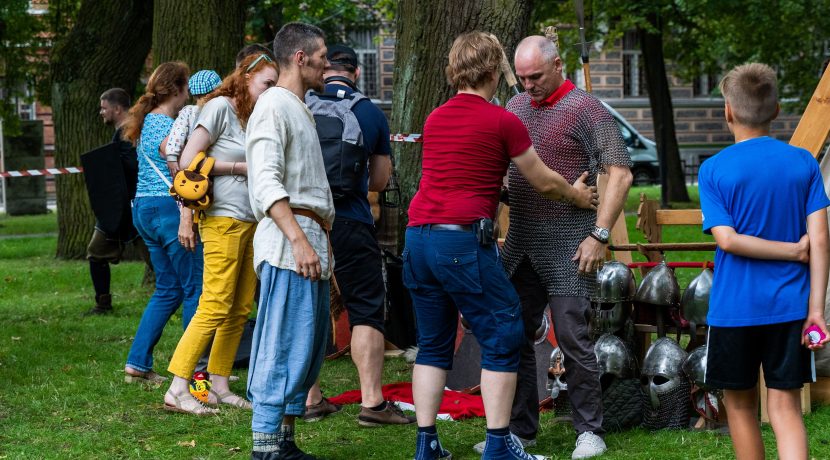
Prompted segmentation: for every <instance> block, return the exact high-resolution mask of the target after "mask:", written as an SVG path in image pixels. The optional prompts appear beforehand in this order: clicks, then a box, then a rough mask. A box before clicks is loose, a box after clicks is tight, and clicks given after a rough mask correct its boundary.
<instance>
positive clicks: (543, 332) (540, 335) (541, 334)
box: [533, 309, 550, 345]
mask: <svg viewBox="0 0 830 460" xmlns="http://www.w3.org/2000/svg"><path fill="white" fill-rule="evenodd" d="M549 331H550V318H549V317H548V310H547V309H545V313H544V314H543V315H542V324H540V325H539V327H538V328H537V329H536V333H535V335H534V336H533V343H534V344H536V345H539V344H540V343H543V342H544V341H545V340H547V338H548V332H549Z"/></svg>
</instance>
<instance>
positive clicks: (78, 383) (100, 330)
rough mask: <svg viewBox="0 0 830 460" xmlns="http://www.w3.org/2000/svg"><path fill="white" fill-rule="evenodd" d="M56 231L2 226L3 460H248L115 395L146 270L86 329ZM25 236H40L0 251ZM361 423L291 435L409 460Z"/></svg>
mask: <svg viewBox="0 0 830 460" xmlns="http://www.w3.org/2000/svg"><path fill="white" fill-rule="evenodd" d="M30 230H31V231H30ZM55 231H56V223H55V215H54V214H50V215H47V216H45V217H44V216H40V217H36V218H30V217H23V218H17V217H15V218H6V217H2V216H0V376H1V377H2V378H3V385H2V386H0V459H6V458H8V459H30V458H48V459H64V458H81V459H87V458H90V459H97V458H102V459H103V458H125V459H133V458H147V459H166V458H169V459H181V458H188V459H189V458H194V459H196V458H198V459H203V458H205V459H206V458H217V459H219V458H222V459H224V458H238V459H242V458H249V456H250V446H251V441H250V421H251V419H250V413H249V412H245V411H241V410H235V409H226V410H223V411H222V415H220V416H217V417H208V418H196V417H190V416H185V415H179V414H171V413H168V412H165V411H164V410H162V397H163V393H164V391H165V389H166V387H160V388H152V387H144V386H140V385H128V384H125V383H124V382H123V372H122V371H123V365H124V360H125V358H126V354H127V351H128V349H129V346H130V343H131V340H132V334H133V333H134V332H135V328H136V326H137V324H138V320H139V318H140V315H141V313H142V310H143V308H144V306H145V304H146V302H147V299H148V297H149V295H150V291H149V290H147V289H144V288H142V287H141V285H140V282H141V276H142V273H143V266H142V265H141V264H140V263H136V262H124V263H122V264H120V265H118V266H115V267H113V270H112V275H113V280H112V284H113V288H112V291H113V293H114V301H113V302H114V304H115V306H116V313H115V314H113V315H111V316H105V317H89V318H85V317H83V316H82V315H81V313H82V312H83V311H85V310H86V309H88V308H89V307H90V306H91V305H92V303H93V294H92V288H91V285H90V281H89V275H88V267H87V265H86V263H84V262H82V261H60V260H56V259H55V258H54V253H55V244H56V237H54V236H42V234H44V233H47V234H48V233H54V232H55ZM24 233H29V234H35V235H41V236H33V237H27V238H3V237H2V236H3V235H13V234H24ZM690 235H698V236H700V232H699V231H697V232H696V233H695V232H693V231H692V232H690ZM667 239H668V238H667ZM672 239H675V238H672ZM710 257H711V256H710ZM670 260H681V259H680V258H679V257H678V258H677V259H671V258H670ZM686 271H688V270H686ZM681 284H682V283H681ZM180 335H181V319H180V318H179V317H178V316H174V318H173V319H172V320H171V321H170V323H169V324H168V327H167V328H166V330H165V332H164V335H163V337H162V339H161V341H160V342H159V344H158V346H157V347H156V353H155V358H156V364H155V367H156V369H157V370H159V371H160V372H162V373H165V374H166V372H165V369H166V367H167V364H168V362H169V360H170V357H171V354H172V352H173V349H174V348H175V346H176V343H177V340H178V338H179V336H180ZM239 375H240V377H242V380H241V382H239V383H236V384H233V385H232V388H233V389H234V390H235V391H237V392H244V390H245V383H244V382H245V378H246V374H245V371H240V372H239ZM410 376H411V369H410V367H409V366H408V365H407V364H406V363H405V362H404V361H403V360H399V359H392V360H387V361H386V368H385V376H384V381H385V382H397V381H408V380H410ZM321 379H322V381H323V387H324V389H325V391H326V393H327V394H328V395H334V394H338V393H340V392H342V391H345V390H348V389H353V388H355V387H356V386H357V375H356V372H355V371H354V367H353V366H352V365H351V363H350V361H349V360H348V359H340V360H337V361H333V362H327V363H326V364H325V365H324V367H323V371H322V374H321ZM814 409H816V410H815V412H814V413H813V414H811V415H809V416H807V417H806V422H807V427H808V431H809V433H810V446H811V453H812V456H813V457H814V458H819V459H822V458H830V408H828V407H816V408H814ZM357 413H358V408H357V407H356V406H351V407H347V408H345V410H344V411H343V413H340V414H337V415H335V416H332V417H329V418H328V419H325V420H323V421H321V422H318V423H314V424H306V423H303V422H299V423H298V442H299V444H300V445H301V446H302V447H303V448H305V449H306V450H307V451H309V452H310V453H313V454H315V455H318V456H321V457H324V458H329V459H343V460H360V459H389V460H398V459H401V460H403V459H409V458H412V454H413V453H414V439H415V429H414V427H412V426H407V427H386V428H380V429H364V428H359V427H358V425H357V420H356V419H357ZM484 427H485V425H484V420H483V419H475V420H466V421H462V422H439V431H440V433H441V439H442V442H443V444H444V445H445V447H446V448H448V449H449V450H450V451H452V452H453V454H454V458H456V459H475V458H478V456H477V455H475V453H474V452H473V450H472V445H473V444H475V443H476V442H478V441H480V440H482V439H483V433H484ZM764 438H765V440H766V442H767V454H768V455H769V456H771V457H775V450H774V446H773V445H772V441H773V436H772V431H771V430H770V428H769V427H768V426H767V427H765V428H764ZM573 442H574V436H573V433H572V429H571V427H570V425H566V424H555V423H553V414H551V413H545V414H543V415H542V430H541V432H540V435H539V444H538V446H537V447H536V448H534V449H532V451H533V452H535V453H542V454H545V455H550V456H552V457H553V458H557V459H564V458H570V452H571V450H572V448H573ZM607 443H608V446H609V453H608V454H607V455H605V456H604V457H602V458H604V459H609V460H613V459H649V458H652V459H688V458H701V459H722V458H733V454H732V450H731V444H730V440H729V438H728V437H725V436H719V435H715V434H713V433H692V432H688V431H664V432H657V433H651V432H647V431H644V430H639V429H638V430H631V431H627V432H624V433H617V434H610V435H608V436H607Z"/></svg>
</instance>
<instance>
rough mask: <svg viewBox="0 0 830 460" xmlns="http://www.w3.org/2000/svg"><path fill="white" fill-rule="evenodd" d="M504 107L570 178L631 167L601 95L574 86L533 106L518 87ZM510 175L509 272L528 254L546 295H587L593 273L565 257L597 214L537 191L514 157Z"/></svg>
mask: <svg viewBox="0 0 830 460" xmlns="http://www.w3.org/2000/svg"><path fill="white" fill-rule="evenodd" d="M507 109H508V110H510V111H511V112H513V113H515V114H516V115H517V116H518V117H519V119H520V120H522V123H524V125H525V127H527V130H528V131H529V132H530V138H531V140H532V141H533V146H534V147H535V148H536V152H537V153H538V154H539V157H540V158H541V159H542V161H543V162H544V163H545V164H546V165H547V166H548V167H549V168H551V169H553V170H554V171H556V172H558V173H559V174H561V175H562V176H563V177H564V178H565V180H566V181H568V182H569V183H573V182H574V181H575V180H576V179H577V178H579V176H580V175H581V174H582V173H583V172H584V171H588V174H589V175H588V179H587V180H586V183H588V184H589V185H596V179H597V174H598V173H604V172H605V170H604V166H605V165H621V166H628V167H630V166H631V157H630V155H629V153H628V149H627V148H626V146H625V141H624V140H623V138H622V134H621V133H620V128H619V126H618V125H617V122H616V120H614V117H613V116H612V115H611V114H610V113H609V112H608V110H606V109H605V107H603V105H602V104H601V103H600V101H599V100H597V99H596V98H594V97H593V96H591V95H589V94H588V93H586V92H584V91H582V90H580V89H574V90H572V91H570V92H569V93H567V95H565V96H564V97H563V98H562V99H561V100H559V101H558V102H556V103H555V104H554V105H552V106H541V107H534V106H532V105H531V99H530V96H529V95H528V94H527V93H522V94H519V95H518V96H515V97H514V98H513V99H511V100H510V102H509V103H508V105H507ZM508 174H509V179H508V180H509V189H510V228H509V230H508V232H507V238H506V240H505V244H504V252H503V262H504V268H505V270H506V271H507V274H508V276H510V277H512V276H513V273H514V272H515V271H516V267H518V266H519V264H520V263H521V262H522V260H524V259H525V258H528V259H529V260H530V263H531V265H532V266H533V269H534V270H535V271H536V273H537V274H538V275H539V278H540V279H541V280H542V282H543V283H544V284H545V288H546V289H547V292H548V295H551V296H574V297H587V296H588V295H589V294H590V293H591V292H592V290H593V289H594V283H595V282H596V276H595V275H593V274H591V275H581V274H579V272H578V263H577V262H576V261H572V260H571V258H572V257H573V255H574V254H575V253H576V250H577V248H578V247H579V244H580V243H581V242H582V241H583V240H584V239H585V238H586V237H588V235H589V234H590V233H591V231H592V230H593V228H594V225H595V223H596V219H597V215H596V212H595V211H591V210H588V209H580V208H577V207H575V206H573V205H570V204H567V203H563V202H559V201H551V200H548V199H546V198H544V197H542V196H541V195H539V194H538V193H537V192H536V191H535V190H534V189H533V186H531V185H530V183H529V182H528V181H527V179H525V178H524V176H522V175H521V174H520V173H519V171H518V169H517V168H516V166H515V164H513V163H511V165H510V169H509V173H508ZM600 199H602V197H600Z"/></svg>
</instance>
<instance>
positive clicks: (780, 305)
mask: <svg viewBox="0 0 830 460" xmlns="http://www.w3.org/2000/svg"><path fill="white" fill-rule="evenodd" d="M698 185H699V187H700V207H701V210H702V211H703V231H704V232H705V233H711V231H712V227H717V226H727V227H732V228H734V229H735V231H736V232H737V233H739V234H743V235H750V236H755V237H758V238H763V239H767V240H772V241H784V242H789V243H795V242H797V241H798V240H799V239H800V238H801V237H802V236H803V235H804V234H805V233H806V232H807V216H808V215H810V214H812V213H813V212H815V211H818V210H820V209H822V208H826V207H827V206H828V205H830V200H828V198H827V194H826V193H825V191H824V182H823V180H822V177H821V171H820V170H819V166H818V162H817V161H816V160H815V158H813V156H812V155H810V153H809V152H807V151H806V150H804V149H800V148H797V147H793V146H790V145H788V144H785V143H783V142H781V141H778V140H775V139H772V138H770V137H758V138H754V139H749V140H746V141H743V142H740V143H738V144H735V145H732V146H730V147H727V148H725V149H723V150H722V151H720V153H718V154H717V155H715V156H713V157H712V158H709V159H708V160H706V161H705V162H704V163H703V164H702V165H701V167H700V174H699V177H698ZM809 293H810V273H809V267H808V265H807V264H803V263H798V262H786V261H777V260H761V259H751V258H748V257H743V256H738V255H734V254H728V253H726V252H724V251H722V250H721V249H720V248H718V249H717V250H716V251H715V278H714V283H713V285H712V292H711V295H710V298H709V315H708V318H707V319H708V322H709V324H710V325H712V326H720V327H739V326H758V325H764V324H775V323H783V322H787V321H795V320H799V319H804V318H806V317H807V300H808V296H809Z"/></svg>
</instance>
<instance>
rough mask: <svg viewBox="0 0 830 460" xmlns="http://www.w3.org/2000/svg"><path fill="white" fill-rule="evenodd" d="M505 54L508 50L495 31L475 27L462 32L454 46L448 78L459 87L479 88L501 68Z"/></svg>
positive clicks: (452, 84) (454, 86) (451, 83)
mask: <svg viewBox="0 0 830 460" xmlns="http://www.w3.org/2000/svg"><path fill="white" fill-rule="evenodd" d="M502 56H504V50H503V48H502V47H501V43H499V39H498V38H496V36H495V35H493V34H489V33H486V32H478V31H475V32H467V33H465V34H462V35H459V36H458V38H456V39H455V41H454V42H453V43H452V48H450V56H449V57H450V64H449V65H448V66H447V70H446V72H447V82H448V83H449V84H450V86H452V88H453V89H454V90H456V91H457V90H460V89H476V88H478V87H479V86H481V85H482V84H483V83H484V82H486V81H487V79H489V78H490V76H491V75H492V73H493V72H494V71H495V72H498V71H499V69H500V66H501V61H502Z"/></svg>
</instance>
